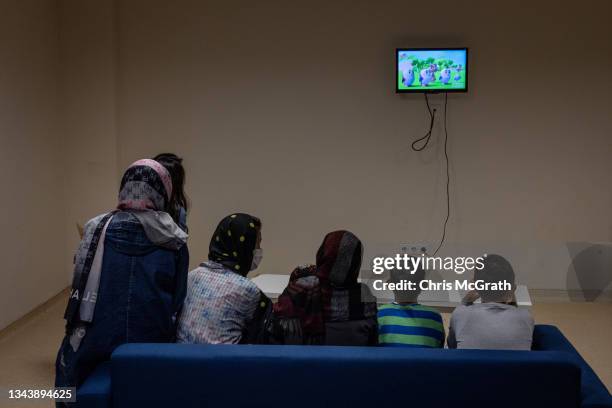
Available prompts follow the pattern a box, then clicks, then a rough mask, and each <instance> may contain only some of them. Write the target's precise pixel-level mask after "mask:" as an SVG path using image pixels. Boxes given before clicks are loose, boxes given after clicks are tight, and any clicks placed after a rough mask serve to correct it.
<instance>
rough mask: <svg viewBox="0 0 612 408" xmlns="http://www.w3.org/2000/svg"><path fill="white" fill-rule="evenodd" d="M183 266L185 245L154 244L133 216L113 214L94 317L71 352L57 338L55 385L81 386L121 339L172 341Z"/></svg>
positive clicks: (185, 268)
mask: <svg viewBox="0 0 612 408" xmlns="http://www.w3.org/2000/svg"><path fill="white" fill-rule="evenodd" d="M188 266H189V252H188V250H187V245H183V247H181V248H180V249H179V250H178V251H172V250H169V249H164V248H160V247H157V246H154V245H153V244H152V243H151V242H150V241H149V239H148V238H147V236H146V235H145V232H144V229H143V228H142V225H141V224H140V222H138V220H137V219H136V217H134V216H133V215H132V214H130V213H129V212H128V211H120V212H118V213H116V214H115V216H114V217H113V219H112V221H111V222H110V224H109V225H108V228H107V230H106V236H105V242H104V258H103V261H102V271H101V275H100V288H99V292H98V298H97V301H96V308H95V313H94V319H93V321H92V323H91V324H90V325H89V326H88V328H87V332H86V335H85V337H84V338H83V340H82V342H81V345H80V346H79V348H78V349H77V351H76V352H75V351H74V350H73V349H72V347H71V346H70V344H69V342H68V341H67V338H65V339H64V341H63V342H62V346H61V347H60V350H59V353H58V359H57V363H56V369H57V378H56V385H58V386H68V385H70V386H74V385H77V384H80V383H81V382H82V381H83V380H84V379H85V377H86V376H87V375H88V374H89V373H90V372H91V371H93V369H94V368H95V366H96V365H97V364H98V363H100V362H102V361H104V360H108V359H109V358H110V355H111V353H112V352H113V350H114V349H115V348H116V347H117V346H119V345H121V344H123V343H139V342H148V343H166V342H173V341H174V340H175V336H176V323H177V316H178V314H179V312H180V309H181V307H182V305H183V300H184V299H185V293H186V290H187V272H188Z"/></svg>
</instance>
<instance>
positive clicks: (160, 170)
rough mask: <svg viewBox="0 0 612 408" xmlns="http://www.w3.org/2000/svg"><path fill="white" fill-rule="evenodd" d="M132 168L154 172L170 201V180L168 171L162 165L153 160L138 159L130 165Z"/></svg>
mask: <svg viewBox="0 0 612 408" xmlns="http://www.w3.org/2000/svg"><path fill="white" fill-rule="evenodd" d="M134 166H147V167H150V168H152V169H153V170H155V172H156V173H157V175H159V178H161V181H162V183H163V184H164V188H165V190H166V193H167V194H168V200H170V197H172V179H171V178H170V173H168V170H166V168H165V167H164V166H163V165H162V164H160V163H159V162H156V161H155V160H153V159H140V160H137V161H135V162H134V163H132V164H131V165H130V167H134Z"/></svg>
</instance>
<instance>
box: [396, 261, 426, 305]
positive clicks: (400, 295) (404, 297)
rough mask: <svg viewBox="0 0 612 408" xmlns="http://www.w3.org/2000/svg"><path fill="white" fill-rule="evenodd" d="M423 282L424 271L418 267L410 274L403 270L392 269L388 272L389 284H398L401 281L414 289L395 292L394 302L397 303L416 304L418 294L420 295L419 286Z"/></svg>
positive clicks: (408, 271)
mask: <svg viewBox="0 0 612 408" xmlns="http://www.w3.org/2000/svg"><path fill="white" fill-rule="evenodd" d="M423 280H425V269H423V267H422V266H420V264H419V267H418V268H417V269H416V270H415V271H414V273H412V271H410V270H405V269H392V270H391V271H390V272H389V281H388V282H390V283H400V282H402V281H405V282H411V283H412V284H413V285H414V287H415V289H414V290H409V289H408V288H406V289H404V290H395V291H394V294H395V301H396V302H399V303H416V302H417V298H418V296H419V294H420V293H421V289H420V284H421V281H423Z"/></svg>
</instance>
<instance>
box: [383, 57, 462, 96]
mask: <svg viewBox="0 0 612 408" xmlns="http://www.w3.org/2000/svg"><path fill="white" fill-rule="evenodd" d="M443 50H465V88H463V89H431V90H429V89H399V87H398V86H397V76H398V75H399V53H400V52H402V51H443ZM469 56H470V52H469V48H468V47H435V48H427V47H425V48H419V47H417V48H396V49H395V81H394V84H395V85H394V88H395V93H398V94H401V93H429V94H434V93H466V92H467V91H468V77H469V75H468V73H469V66H470V63H469Z"/></svg>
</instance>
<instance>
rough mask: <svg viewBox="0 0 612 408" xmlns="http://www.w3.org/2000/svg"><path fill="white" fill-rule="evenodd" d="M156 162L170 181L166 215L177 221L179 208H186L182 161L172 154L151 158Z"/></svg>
mask: <svg viewBox="0 0 612 408" xmlns="http://www.w3.org/2000/svg"><path fill="white" fill-rule="evenodd" d="M153 160H155V161H156V162H158V163H160V164H161V165H162V166H164V167H165V168H166V170H168V173H170V178H171V179H172V196H171V197H170V201H169V202H168V213H169V214H170V215H171V216H172V218H174V220H175V221H177V222H178V221H179V215H180V212H181V208H184V209H185V212H186V211H187V208H188V206H189V205H188V203H187V196H186V194H185V190H184V186H185V169H184V168H183V159H182V158H181V157H178V156H177V155H176V154H174V153H160V154H158V155H157V156H155V157H154V158H153Z"/></svg>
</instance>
